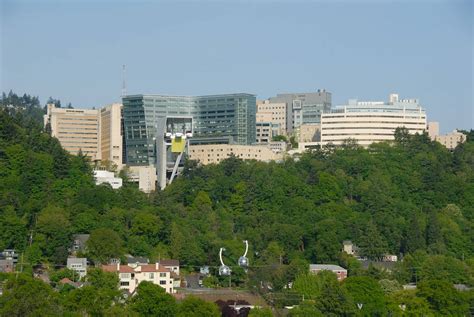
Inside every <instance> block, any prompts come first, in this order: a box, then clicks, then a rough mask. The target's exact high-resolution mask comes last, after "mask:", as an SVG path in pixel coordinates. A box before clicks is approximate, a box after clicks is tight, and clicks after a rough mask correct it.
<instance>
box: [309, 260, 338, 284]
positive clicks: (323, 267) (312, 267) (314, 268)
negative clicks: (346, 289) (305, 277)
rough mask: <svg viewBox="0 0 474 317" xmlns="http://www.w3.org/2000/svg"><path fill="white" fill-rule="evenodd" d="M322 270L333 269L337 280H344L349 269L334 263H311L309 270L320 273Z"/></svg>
mask: <svg viewBox="0 0 474 317" xmlns="http://www.w3.org/2000/svg"><path fill="white" fill-rule="evenodd" d="M321 271H331V272H333V273H335V274H336V275H337V280H338V281H342V280H344V279H345V278H346V277H347V270H346V269H345V268H343V267H341V266H339V265H334V264H310V265H309V272H310V273H313V274H318V273H319V272H321Z"/></svg>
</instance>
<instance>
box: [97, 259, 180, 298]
mask: <svg viewBox="0 0 474 317" xmlns="http://www.w3.org/2000/svg"><path fill="white" fill-rule="evenodd" d="M102 270H104V271H106V272H113V273H117V274H118V275H119V280H120V286H119V288H120V289H121V290H127V291H128V292H129V293H130V294H133V293H134V292H135V290H136V288H137V286H138V284H140V283H141V282H143V281H149V282H152V283H153V284H156V285H159V286H161V287H163V288H164V289H165V291H166V292H167V293H169V294H173V293H175V292H176V291H175V289H174V285H173V278H172V277H171V273H172V272H171V271H170V270H169V269H167V268H166V267H164V266H163V265H160V264H159V263H155V264H142V265H137V266H136V267H134V268H133V267H130V266H128V265H120V263H117V264H113V265H103V266H102Z"/></svg>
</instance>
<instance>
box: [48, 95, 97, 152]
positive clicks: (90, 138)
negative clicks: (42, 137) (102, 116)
mask: <svg viewBox="0 0 474 317" xmlns="http://www.w3.org/2000/svg"><path fill="white" fill-rule="evenodd" d="M98 113H99V112H98V110H94V109H67V108H56V106H55V105H54V104H48V105H47V113H46V114H45V115H44V125H45V127H48V126H49V127H50V129H51V136H53V137H56V138H57V139H58V140H59V142H60V143H61V145H62V147H63V148H64V149H65V150H66V151H68V152H69V153H71V154H78V153H79V151H81V152H82V153H83V154H84V155H86V156H88V157H89V158H91V160H100V151H99V117H98Z"/></svg>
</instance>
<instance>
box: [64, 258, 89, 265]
mask: <svg viewBox="0 0 474 317" xmlns="http://www.w3.org/2000/svg"><path fill="white" fill-rule="evenodd" d="M69 264H82V265H84V266H87V258H67V265H69Z"/></svg>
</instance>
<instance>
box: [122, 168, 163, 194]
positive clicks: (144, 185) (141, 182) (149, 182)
mask: <svg viewBox="0 0 474 317" xmlns="http://www.w3.org/2000/svg"><path fill="white" fill-rule="evenodd" d="M127 176H128V178H129V180H130V181H131V182H135V183H138V188H139V189H140V190H141V191H142V192H144V193H151V192H152V191H155V189H156V181H157V176H156V168H155V167H154V166H152V165H150V166H129V167H128V173H127Z"/></svg>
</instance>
